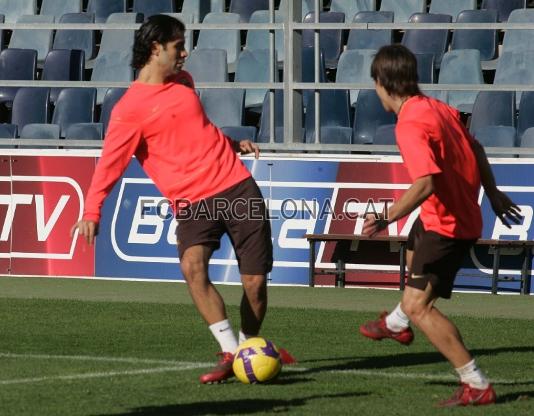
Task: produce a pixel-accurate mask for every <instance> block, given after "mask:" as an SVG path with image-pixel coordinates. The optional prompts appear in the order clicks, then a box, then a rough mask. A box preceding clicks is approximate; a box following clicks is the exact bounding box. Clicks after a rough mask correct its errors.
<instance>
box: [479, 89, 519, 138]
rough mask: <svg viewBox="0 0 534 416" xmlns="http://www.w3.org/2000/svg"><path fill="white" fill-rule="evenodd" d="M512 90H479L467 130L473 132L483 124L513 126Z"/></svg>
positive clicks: (514, 111)
mask: <svg viewBox="0 0 534 416" xmlns="http://www.w3.org/2000/svg"><path fill="white" fill-rule="evenodd" d="M515 113H516V101H515V92H514V91H480V92H479V93H478V95H477V98H476V100H475V103H474V105H473V113H472V115H471V124H470V126H469V130H470V131H471V133H475V132H476V131H478V130H479V129H481V128H482V127H485V126H511V127H514V126H515Z"/></svg>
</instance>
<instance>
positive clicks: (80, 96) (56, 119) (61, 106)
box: [52, 88, 96, 136]
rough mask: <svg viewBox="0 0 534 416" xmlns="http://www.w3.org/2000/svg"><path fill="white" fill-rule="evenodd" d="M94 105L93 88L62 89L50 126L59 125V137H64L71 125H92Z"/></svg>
mask: <svg viewBox="0 0 534 416" xmlns="http://www.w3.org/2000/svg"><path fill="white" fill-rule="evenodd" d="M95 104H96V89H95V88H64V89H63V90H62V91H61V92H60V93H59V97H58V99H57V102H56V107H55V108H54V114H53V115H52V124H57V125H59V127H60V135H61V136H64V135H65V133H66V131H67V128H68V127H69V126H70V125H71V124H75V123H93V122H94V121H95Z"/></svg>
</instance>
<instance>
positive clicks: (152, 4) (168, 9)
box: [133, 0, 176, 20]
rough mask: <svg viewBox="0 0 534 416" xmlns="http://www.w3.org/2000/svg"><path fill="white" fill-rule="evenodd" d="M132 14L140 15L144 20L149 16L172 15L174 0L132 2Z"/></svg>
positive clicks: (174, 7)
mask: <svg viewBox="0 0 534 416" xmlns="http://www.w3.org/2000/svg"><path fill="white" fill-rule="evenodd" d="M133 12H134V13H141V14H142V15H143V16H144V18H145V20H146V19H148V18H149V17H150V16H152V15H155V14H161V13H174V12H176V6H175V4H174V0H134V2H133Z"/></svg>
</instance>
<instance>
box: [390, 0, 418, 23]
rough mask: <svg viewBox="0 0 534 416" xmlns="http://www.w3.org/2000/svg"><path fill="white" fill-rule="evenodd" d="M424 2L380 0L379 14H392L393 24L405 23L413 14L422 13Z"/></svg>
mask: <svg viewBox="0 0 534 416" xmlns="http://www.w3.org/2000/svg"><path fill="white" fill-rule="evenodd" d="M425 10H426V0H382V3H381V5H380V11H381V12H393V13H394V14H395V17H394V20H395V23H402V22H407V21H408V20H409V19H410V16H411V15H412V14H414V13H424V12H425Z"/></svg>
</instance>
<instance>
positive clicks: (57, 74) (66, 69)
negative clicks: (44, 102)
mask: <svg viewBox="0 0 534 416" xmlns="http://www.w3.org/2000/svg"><path fill="white" fill-rule="evenodd" d="M84 64H85V58H84V53H83V51H82V50H79V49H52V50H51V51H50V52H48V55H46V59H45V61H44V64H43V74H42V76H41V78H42V80H43V81H82V80H83V71H84ZM61 90H62V88H52V89H51V91H50V100H51V101H52V102H53V103H55V102H56V100H57V97H58V95H59V93H60V92H61Z"/></svg>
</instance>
